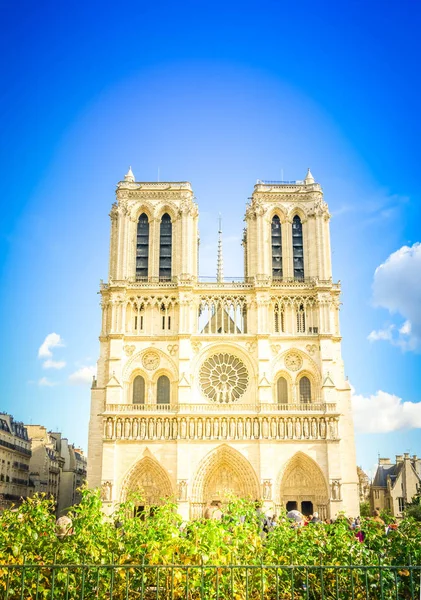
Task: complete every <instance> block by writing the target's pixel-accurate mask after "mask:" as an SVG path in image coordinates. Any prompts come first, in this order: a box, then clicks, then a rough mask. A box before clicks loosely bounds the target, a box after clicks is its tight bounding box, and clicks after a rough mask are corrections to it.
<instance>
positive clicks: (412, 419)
mask: <svg viewBox="0 0 421 600" xmlns="http://www.w3.org/2000/svg"><path fill="white" fill-rule="evenodd" d="M352 408H353V413H354V424H355V430H356V432H358V433H388V432H391V431H398V430H405V429H419V428H421V402H404V401H403V400H402V398H399V396H395V395H394V394H388V393H387V392H383V391H382V390H379V391H378V392H376V393H375V394H373V395H371V396H368V397H365V396H361V395H359V394H355V392H354V391H353V395H352Z"/></svg>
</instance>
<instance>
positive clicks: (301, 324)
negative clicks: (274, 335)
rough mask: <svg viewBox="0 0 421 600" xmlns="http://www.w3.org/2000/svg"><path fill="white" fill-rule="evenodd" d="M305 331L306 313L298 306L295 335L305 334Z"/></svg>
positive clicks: (302, 307) (301, 306)
mask: <svg viewBox="0 0 421 600" xmlns="http://www.w3.org/2000/svg"><path fill="white" fill-rule="evenodd" d="M305 331H306V313H305V310H304V306H303V305H302V304H300V307H299V309H298V310H297V333H305Z"/></svg>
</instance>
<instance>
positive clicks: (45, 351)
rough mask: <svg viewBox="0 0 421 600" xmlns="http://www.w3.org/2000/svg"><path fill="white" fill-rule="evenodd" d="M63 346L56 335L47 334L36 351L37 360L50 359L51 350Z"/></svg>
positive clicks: (59, 337)
mask: <svg viewBox="0 0 421 600" xmlns="http://www.w3.org/2000/svg"><path fill="white" fill-rule="evenodd" d="M62 346H64V342H63V340H62V339H61V336H60V335H59V334H58V333H49V334H48V335H47V337H46V338H45V340H44V341H43V343H42V344H41V346H40V347H39V349H38V358H51V357H52V356H53V354H52V352H51V349H52V348H60V347H62Z"/></svg>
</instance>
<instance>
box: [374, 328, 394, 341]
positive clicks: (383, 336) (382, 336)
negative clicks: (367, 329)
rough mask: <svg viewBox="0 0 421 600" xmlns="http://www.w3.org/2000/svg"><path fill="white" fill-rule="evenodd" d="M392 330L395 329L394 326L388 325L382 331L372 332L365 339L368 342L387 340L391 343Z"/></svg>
mask: <svg viewBox="0 0 421 600" xmlns="http://www.w3.org/2000/svg"><path fill="white" fill-rule="evenodd" d="M394 329H396V327H395V326H394V325H388V326H386V327H385V328H384V329H378V330H377V331H372V332H371V333H370V335H369V336H368V337H367V339H368V340H370V342H377V341H379V340H387V341H389V342H391V341H392V340H393V331H394Z"/></svg>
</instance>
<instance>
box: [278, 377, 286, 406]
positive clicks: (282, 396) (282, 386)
mask: <svg viewBox="0 0 421 600" xmlns="http://www.w3.org/2000/svg"><path fill="white" fill-rule="evenodd" d="M276 395H277V399H278V404H288V382H287V380H286V379H285V377H280V378H279V379H278V381H277V382H276Z"/></svg>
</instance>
